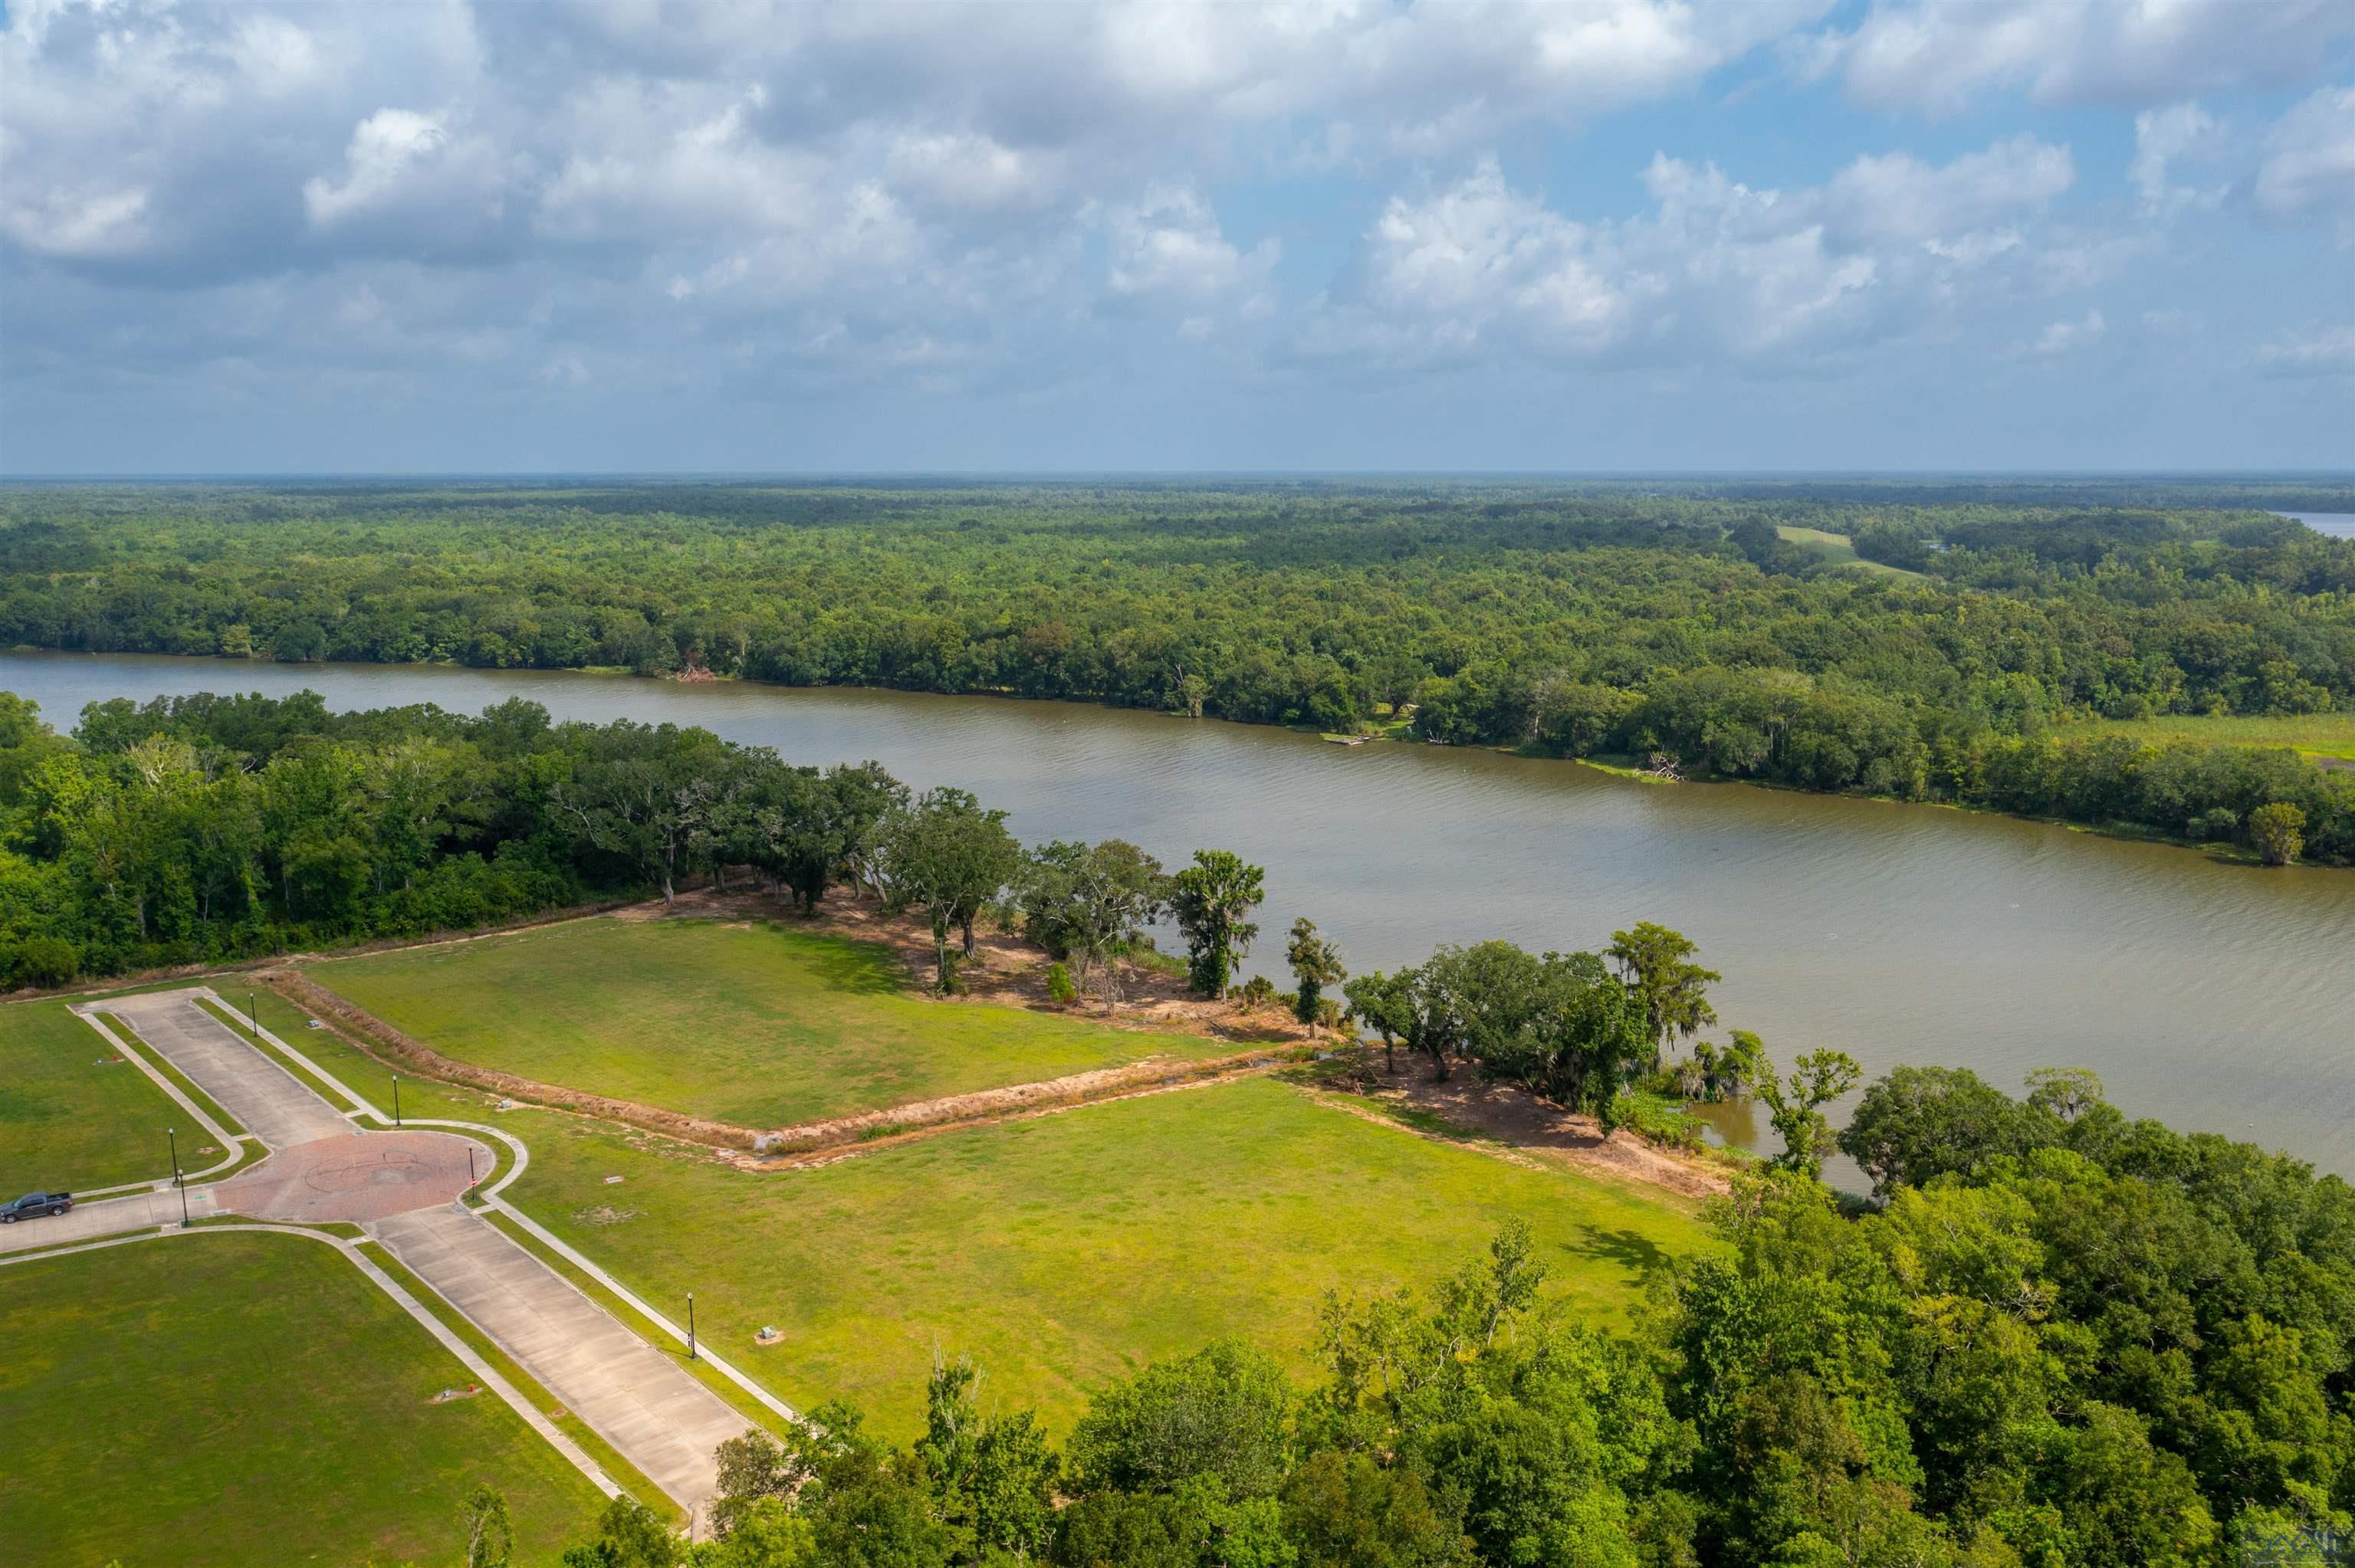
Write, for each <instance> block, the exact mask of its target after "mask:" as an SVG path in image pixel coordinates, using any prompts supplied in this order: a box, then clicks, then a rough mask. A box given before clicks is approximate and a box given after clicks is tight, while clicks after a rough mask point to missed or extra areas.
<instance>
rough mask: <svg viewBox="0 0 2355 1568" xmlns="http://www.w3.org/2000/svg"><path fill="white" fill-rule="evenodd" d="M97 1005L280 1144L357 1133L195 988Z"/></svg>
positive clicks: (95, 1009)
mask: <svg viewBox="0 0 2355 1568" xmlns="http://www.w3.org/2000/svg"><path fill="white" fill-rule="evenodd" d="M77 1011H80V1010H77ZM90 1011H91V1012H111V1013H112V1014H113V1015H114V1016H115V1017H117V1018H119V1019H121V1020H123V1022H125V1023H127V1024H129V1025H131V1027H132V1028H133V1029H134V1030H136V1031H137V1032H138V1034H139V1038H141V1039H142V1040H144V1041H145V1042H147V1044H150V1045H153V1046H154V1047H155V1049H156V1051H157V1052H159V1053H160V1054H162V1055H163V1056H164V1058H165V1060H166V1061H168V1062H170V1063H171V1064H172V1065H174V1066H175V1067H177V1068H178V1069H179V1070H180V1071H181V1073H182V1074H184V1075H186V1077H187V1078H188V1080H189V1081H190V1082H191V1083H193V1084H195V1085H196V1086H197V1087H198V1088H200V1089H202V1090H204V1092H205V1093H207V1094H208V1095H210V1096H211V1097H212V1098H213V1103H214V1104H215V1105H218V1106H219V1107H220V1108H221V1109H223V1110H225V1111H227V1112H229V1115H231V1116H233V1117H235V1118H237V1119H238V1120H239V1121H240V1122H241V1123H243V1124H244V1126H245V1130H246V1131H248V1132H250V1133H252V1134H254V1135H255V1136H256V1137H258V1138H260V1139H261V1141H262V1142H264V1143H266V1144H268V1145H269V1146H270V1147H271V1148H272V1149H274V1150H275V1149H292V1148H293V1147H294V1146H295V1145H296V1144H298V1143H310V1142H312V1141H314V1140H315V1139H322V1138H349V1137H354V1136H357V1131H358V1129H357V1128H354V1127H353V1126H352V1124H351V1123H350V1122H348V1121H346V1119H345V1118H344V1117H343V1114H342V1113H341V1112H340V1111H338V1110H337V1109H336V1107H333V1106H331V1105H329V1104H328V1103H327V1102H326V1101H325V1100H323V1099H321V1098H320V1097H318V1095H317V1094H316V1093H314V1091H313V1090H312V1088H311V1086H309V1085H307V1084H305V1083H304V1082H303V1080H302V1079H300V1078H297V1077H296V1076H295V1075H293V1074H292V1073H290V1072H288V1071H287V1070H286V1069H285V1068H283V1067H282V1066H280V1065H278V1064H277V1063H275V1062H273V1061H272V1060H271V1059H270V1058H269V1057H267V1056H265V1055H263V1054H261V1052H259V1051H257V1050H255V1049H254V1048H253V1047H252V1046H251V1045H250V1044H248V1043H247V1042H246V1041H245V1040H243V1039H242V1038H240V1036H238V1035H236V1034H234V1033H230V1031H229V1026H228V1025H227V1024H225V1023H223V1022H221V1021H220V1020H219V1019H218V1018H215V1017H214V1016H213V1015H212V1014H211V1013H209V1012H206V1011H205V1010H204V1009H202V1008H200V1007H198V1006H197V1003H196V996H195V993H194V992H192V991H151V992H149V993H148V994H147V995H145V996H119V997H114V998H112V999H111V1000H109V1001H106V1002H104V1003H100V1004H93V1005H92V1006H91V1009H90Z"/></svg>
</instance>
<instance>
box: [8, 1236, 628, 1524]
mask: <svg viewBox="0 0 2355 1568" xmlns="http://www.w3.org/2000/svg"><path fill="white" fill-rule="evenodd" d="M0 1343H5V1345H6V1346H7V1347H8V1351H7V1354H6V1355H5V1356H0V1411H5V1413H6V1415H5V1423H0V1425H5V1429H6V1431H7V1432H8V1434H9V1436H10V1438H11V1441H10V1442H9V1444H8V1445H7V1446H8V1450H9V1452H8V1459H7V1462H6V1463H5V1465H0V1559H5V1560H6V1561H7V1562H10V1563H42V1564H49V1565H54V1568H85V1565H87V1568H97V1565H98V1564H101V1563H106V1562H108V1561H109V1560H110V1559H120V1560H121V1562H122V1563H123V1565H124V1568H161V1565H162V1564H165V1563H170V1564H173V1565H174V1568H198V1565H202V1564H215V1563H218V1564H221V1565H223V1568H247V1565H249V1564H254V1563H336V1564H346V1563H360V1562H364V1561H368V1560H370V1559H373V1560H375V1561H378V1562H383V1563H397V1562H402V1561H410V1560H413V1561H416V1562H420V1563H450V1562H455V1561H456V1560H457V1559H458V1557H459V1556H460V1554H461V1551H462V1540H463V1538H462V1537H461V1535H460V1532H459V1525H458V1506H459V1502H460V1499H463V1498H464V1496H465V1494H466V1493H467V1492H468V1491H469V1490H471V1489H473V1488H474V1485H475V1484H476V1483H477V1482H478V1481H487V1482H489V1483H490V1484H491V1485H493V1486H495V1487H497V1488H498V1489H500V1490H502V1491H504V1492H505V1493H506V1499H507V1505H508V1507H509V1509H510V1510H512V1511H513V1513H514V1517H515V1523H516V1534H517V1546H518V1547H519V1548H522V1550H520V1551H518V1552H517V1562H518V1563H547V1562H550V1561H553V1559H554V1557H555V1554H556V1551H557V1549H558V1548H559V1546H560V1545H561V1544H562V1543H563V1542H564V1541H565V1540H566V1539H567V1538H569V1537H573V1536H577V1535H578V1534H580V1533H581V1531H582V1528H583V1525H584V1523H585V1521H586V1520H589V1519H590V1518H591V1517H592V1516H593V1515H594V1513H595V1511H596V1510H597V1509H598V1508H599V1507H601V1506H602V1503H603V1500H604V1499H602V1497H601V1496H600V1495H599V1494H598V1492H597V1491H596V1489H594V1488H593V1487H591V1485H590V1484H589V1482H588V1481H587V1480H586V1479H585V1478H583V1477H582V1476H581V1474H580V1472H578V1471H577V1470H575V1469H573V1468H572V1467H570V1465H568V1464H566V1463H565V1462H564V1460H563V1459H562V1458H560V1457H559V1456H558V1455H557V1453H556V1451H555V1450H554V1449H553V1448H550V1447H549V1446H548V1445H547V1444H546V1443H545V1442H543V1441H542V1440H541V1439H540V1438H539V1437H538V1435H537V1434H535V1433H534V1432H532V1430H531V1429H530V1428H529V1427H527V1426H526V1425H524V1424H523V1422H522V1421H521V1419H519V1418H518V1417H517V1415H516V1414H515V1413H514V1412H513V1411H511V1410H509V1409H508V1408H507V1407H506V1405H505V1404H501V1403H500V1402H499V1401H498V1399H497V1398H496V1396H494V1395H491V1394H488V1393H485V1394H482V1395H478V1396H476V1397H474V1398H468V1399H460V1400H455V1401H453V1402H451V1403H448V1404H428V1403H427V1401H428V1400H429V1399H431V1398H432V1394H433V1393H434V1392H435V1391H436V1390H438V1389H441V1388H443V1387H445V1386H448V1385H450V1384H452V1383H456V1384H458V1385H460V1386H464V1382H465V1380H466V1372H465V1369H464V1367H463V1366H462V1365H461V1364H460V1363H459V1362H458V1361H457V1360H456V1359H455V1358H453V1356H451V1355H450V1354H449V1353H448V1352H447V1351H444V1350H443V1349H442V1347H441V1346H440V1345H438V1344H436V1343H435V1342H434V1341H433V1340H432V1339H431V1338H429V1337H428V1336H427V1335H426V1333H425V1330H423V1329H421V1328H420V1327H419V1326H418V1325H417V1324H416V1323H415V1322H414V1321H412V1320H411V1319H410V1318H409V1317H408V1315H407V1314H405V1313H404V1312H402V1311H401V1309H400V1308H399V1307H398V1306H397V1305H395V1304H394V1303H393V1302H392V1301H391V1300H390V1299H389V1298H387V1297H386V1296H385V1295H384V1294H383V1293H382V1292H381V1291H379V1290H378V1289H377V1287H375V1286H373V1285H371V1284H369V1283H368V1280H367V1279H365V1278H364V1277H362V1276H361V1275H360V1272H359V1271H358V1270H357V1269H356V1268H354V1267H353V1266H351V1264H350V1263H349V1262H347V1261H346V1259H344V1258H343V1257H341V1256H339V1255H336V1252H335V1250H334V1249H332V1248H330V1247H327V1246H325V1245H321V1244H320V1243H318V1242H315V1241H311V1240H307V1239H304V1238H302V1237H298V1236H281V1235H263V1234H252V1233H241V1234H240V1233H236V1232H229V1233H222V1234H205V1233H202V1232H199V1233H197V1234H191V1235H186V1236H176V1237H173V1238H170V1239H168V1240H158V1241H143V1242H137V1243H133V1244H131V1245H124V1246H117V1247H110V1248H106V1249H104V1250H101V1251H97V1252H87V1253H78V1254H69V1255H63V1256H59V1257H52V1258H36V1259H32V1260H29V1261H27V1262H24V1263H19V1264H11V1265H8V1266H5V1267H0Z"/></svg>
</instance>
